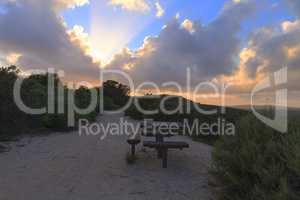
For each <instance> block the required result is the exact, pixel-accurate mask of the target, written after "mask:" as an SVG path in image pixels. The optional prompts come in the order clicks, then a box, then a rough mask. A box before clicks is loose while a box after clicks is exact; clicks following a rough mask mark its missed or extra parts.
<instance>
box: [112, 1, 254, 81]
mask: <svg viewBox="0 0 300 200" xmlns="http://www.w3.org/2000/svg"><path fill="white" fill-rule="evenodd" d="M254 9H255V4H254V2H253V1H241V2H240V3H234V2H230V3H228V4H226V5H225V7H224V9H223V10H222V12H221V14H220V15H219V16H218V17H217V18H216V19H215V20H214V21H212V22H211V23H209V24H208V25H202V24H201V23H199V22H193V29H194V30H193V32H191V31H190V30H187V29H186V28H184V27H183V26H182V25H181V23H180V22H179V21H178V19H173V20H171V21H170V22H169V23H168V24H167V25H166V27H165V28H163V29H162V31H161V33H160V34H159V35H158V36H157V37H149V38H147V39H146V40H145V43H144V45H143V46H142V47H141V48H140V49H139V50H137V51H135V52H128V51H125V53H124V51H123V52H121V53H120V54H118V55H116V56H115V57H114V59H113V61H112V62H111V63H110V64H109V65H108V67H110V68H122V67H124V66H127V67H128V66H129V67H130V68H131V70H129V71H128V72H129V73H130V74H131V75H132V77H133V78H134V79H135V80H136V81H138V82H139V81H147V80H148V81H154V82H156V83H162V82H165V81H176V82H179V83H180V84H185V83H186V80H185V78H186V69H187V67H189V68H191V71H192V76H193V82H197V83H199V82H200V81H204V80H209V79H211V78H212V77H215V76H217V75H220V74H231V73H232V72H233V71H234V70H235V69H236V68H235V67H236V66H237V65H236V62H235V59H234V58H236V57H238V55H239V52H240V49H241V47H240V40H239V39H238V37H237V33H238V32H239V31H240V28H241V23H242V22H243V21H244V20H245V19H246V18H247V17H249V15H250V14H251V13H252V12H253V11H254Z"/></svg>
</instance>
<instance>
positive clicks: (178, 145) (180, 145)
mask: <svg viewBox="0 0 300 200" xmlns="http://www.w3.org/2000/svg"><path fill="white" fill-rule="evenodd" d="M143 146H144V147H148V148H155V149H157V151H158V152H161V153H162V167H163V168H167V167H168V150H169V149H180V150H183V149H184V148H189V144H188V143H186V142H152V141H145V142H144V143H143Z"/></svg>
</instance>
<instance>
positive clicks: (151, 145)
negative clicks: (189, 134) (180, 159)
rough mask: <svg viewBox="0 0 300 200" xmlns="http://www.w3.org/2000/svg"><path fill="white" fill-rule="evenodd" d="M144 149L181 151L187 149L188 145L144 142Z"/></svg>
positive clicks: (183, 143) (182, 143)
mask: <svg viewBox="0 0 300 200" xmlns="http://www.w3.org/2000/svg"><path fill="white" fill-rule="evenodd" d="M143 145H144V147H149V148H167V149H183V148H189V144H188V143H186V142H152V141H145V142H144V144H143Z"/></svg>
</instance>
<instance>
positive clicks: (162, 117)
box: [126, 95, 249, 145]
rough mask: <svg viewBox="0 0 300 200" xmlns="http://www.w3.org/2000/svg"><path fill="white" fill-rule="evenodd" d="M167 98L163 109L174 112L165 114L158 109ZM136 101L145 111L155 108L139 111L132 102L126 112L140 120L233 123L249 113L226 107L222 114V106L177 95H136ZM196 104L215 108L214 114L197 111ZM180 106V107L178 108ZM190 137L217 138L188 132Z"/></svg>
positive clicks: (211, 109)
mask: <svg viewBox="0 0 300 200" xmlns="http://www.w3.org/2000/svg"><path fill="white" fill-rule="evenodd" d="M166 97H167V99H166V100H165V101H164V102H163V104H164V105H165V109H166V110H167V111H172V110H175V111H176V112H174V113H170V114H165V113H164V112H163V111H162V110H161V109H160V104H161V103H162V101H163V100H162V99H164V98H166ZM137 102H138V104H139V105H140V107H141V108H142V109H144V110H147V111H153V110H157V112H156V113H155V114H145V113H143V112H141V111H140V110H139V109H138V108H137V107H136V104H132V105H131V107H130V108H129V109H128V110H127V111H126V114H127V115H128V116H130V117H132V118H134V119H137V120H141V119H154V120H155V121H167V122H168V121H169V122H180V123H183V122H184V120H185V121H187V122H188V124H190V127H192V124H193V123H194V121H195V119H197V120H198V121H199V124H202V123H207V124H212V123H216V122H217V121H218V119H226V121H227V122H231V123H233V124H235V123H237V121H238V120H239V119H240V118H241V117H243V116H246V115H248V114H249V112H248V111H245V110H239V109H234V108H226V112H225V113H224V114H222V112H221V109H222V107H219V106H212V105H203V104H196V103H194V102H191V101H189V100H187V99H185V98H183V97H179V96H165V95H162V96H152V97H151V96H145V97H139V98H138V97H137ZM187 104H190V111H188V109H187V108H188V107H189V106H188V105H187ZM196 106H197V107H199V108H201V109H202V110H205V111H213V110H215V111H216V113H215V114H210V115H206V114H204V113H201V112H199V111H198V110H197V109H196ZM178 108H180V109H178ZM189 134H190V136H191V137H193V139H195V140H199V141H202V142H205V143H207V144H211V145H212V144H214V143H215V142H216V141H217V139H218V138H219V136H218V135H203V134H199V133H195V132H193V133H189Z"/></svg>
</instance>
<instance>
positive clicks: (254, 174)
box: [127, 97, 300, 200]
mask: <svg viewBox="0 0 300 200" xmlns="http://www.w3.org/2000/svg"><path fill="white" fill-rule="evenodd" d="M186 101H187V100H185V102H186ZM139 102H140V105H141V107H142V108H144V109H146V110H150V109H156V108H158V107H159V103H160V102H161V98H157V99H154V100H153V99H149V98H140V99H139ZM176 106H178V97H174V98H171V99H170V100H169V101H167V107H169V108H174V107H176ZM199 106H200V107H202V108H203V109H204V110H209V109H214V108H217V109H218V110H220V109H221V108H220V107H215V106H207V105H199ZM261 112H264V114H265V115H269V116H270V115H272V112H269V111H268V110H267V111H266V110H262V111H261ZM127 114H128V115H130V116H132V117H134V118H137V119H143V118H154V119H155V120H157V121H180V120H182V119H184V118H186V119H188V120H190V121H192V120H193V119H200V121H201V122H210V121H214V120H216V118H218V117H223V118H226V120H228V121H231V122H234V124H235V126H236V134H235V135H234V136H224V135H222V136H217V137H216V136H205V135H203V136H201V135H197V137H196V139H197V140H198V139H199V140H201V141H202V142H206V143H209V144H214V151H213V163H212V170H211V171H212V173H213V175H215V177H216V178H217V180H218V181H219V182H220V183H221V185H222V187H221V188H222V191H221V193H220V199H222V200H241V199H244V200H261V199H265V200H296V199H300V120H299V116H300V115H299V111H298V110H295V109H292V110H290V111H289V121H290V124H289V131H288V133H286V134H282V133H279V132H276V131H275V130H273V129H272V128H270V127H268V126H266V125H264V124H263V123H262V122H260V121H259V120H258V119H256V118H255V117H254V116H253V115H252V114H251V113H250V112H248V111H242V110H236V109H230V108H226V114H225V115H221V116H220V115H219V114H217V115H203V114H200V113H199V112H197V111H195V109H194V108H192V112H191V114H186V113H183V114H179V113H174V114H172V115H166V114H163V113H162V112H161V111H159V113H157V114H154V115H145V114H143V113H141V112H138V110H137V109H136V107H135V106H131V108H130V109H129V110H128V111H127Z"/></svg>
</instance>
